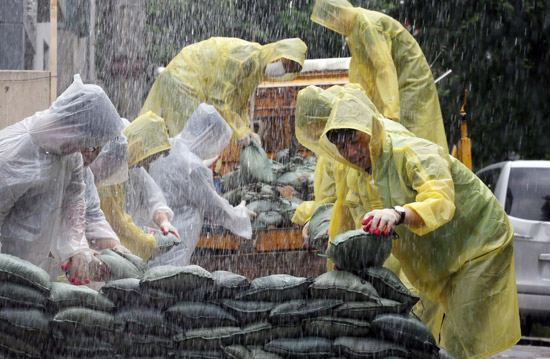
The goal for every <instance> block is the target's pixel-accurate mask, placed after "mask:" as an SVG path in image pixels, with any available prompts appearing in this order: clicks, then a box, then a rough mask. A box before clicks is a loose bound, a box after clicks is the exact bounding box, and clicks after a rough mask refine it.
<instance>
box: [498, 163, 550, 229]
mask: <svg viewBox="0 0 550 359" xmlns="http://www.w3.org/2000/svg"><path fill="white" fill-rule="evenodd" d="M504 209H505V210H506V213H508V214H509V215H511V216H514V217H518V218H523V219H528V220H533V221H550V168H512V169H511V170H510V179H509V180H508V188H507V194H506V202H505V205H504Z"/></svg>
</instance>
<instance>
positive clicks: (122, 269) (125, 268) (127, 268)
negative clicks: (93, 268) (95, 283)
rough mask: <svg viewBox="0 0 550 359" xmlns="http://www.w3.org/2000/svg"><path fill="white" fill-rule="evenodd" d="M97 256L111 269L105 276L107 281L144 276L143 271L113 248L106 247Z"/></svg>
mask: <svg viewBox="0 0 550 359" xmlns="http://www.w3.org/2000/svg"><path fill="white" fill-rule="evenodd" d="M95 257H96V258H97V259H99V260H100V261H102V262H103V263H104V264H105V266H106V267H107V269H108V270H109V274H108V275H107V276H106V277H105V278H104V280H105V281H110V280H117V279H124V278H141V277H142V276H143V272H141V271H140V270H139V269H137V268H136V266H134V265H133V264H132V263H131V262H130V261H128V260H126V259H125V258H124V257H122V256H120V255H118V254H117V253H116V252H115V251H113V250H112V249H104V250H103V251H101V254H97V255H96V256H95Z"/></svg>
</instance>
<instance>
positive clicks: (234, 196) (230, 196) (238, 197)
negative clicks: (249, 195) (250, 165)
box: [222, 188, 243, 206]
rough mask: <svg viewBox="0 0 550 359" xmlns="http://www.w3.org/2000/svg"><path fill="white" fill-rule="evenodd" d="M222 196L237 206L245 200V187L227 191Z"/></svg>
mask: <svg viewBox="0 0 550 359" xmlns="http://www.w3.org/2000/svg"><path fill="white" fill-rule="evenodd" d="M222 197H223V198H224V199H225V200H227V202H229V204H230V205H232V206H237V205H239V204H240V203H241V201H242V200H243V189H242V188H235V189H232V190H231V191H229V192H225V193H224V194H223V195H222Z"/></svg>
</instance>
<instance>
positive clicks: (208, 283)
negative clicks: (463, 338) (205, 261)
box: [0, 231, 448, 359]
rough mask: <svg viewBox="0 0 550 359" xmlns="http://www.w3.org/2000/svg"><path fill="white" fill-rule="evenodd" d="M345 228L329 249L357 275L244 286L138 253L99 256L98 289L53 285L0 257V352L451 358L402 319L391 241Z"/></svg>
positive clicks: (234, 278)
mask: <svg viewBox="0 0 550 359" xmlns="http://www.w3.org/2000/svg"><path fill="white" fill-rule="evenodd" d="M353 232H354V231H351V232H350V233H347V234H346V236H343V237H341V238H338V237H337V238H335V239H334V241H336V243H335V244H334V241H333V244H332V245H331V246H330V247H329V250H328V251H327V253H328V254H329V256H330V257H331V259H332V260H334V261H335V262H337V263H338V266H339V267H340V268H350V270H353V271H354V273H352V272H348V271H333V272H328V273H325V274H322V275H320V276H318V277H317V278H303V277H294V276H290V275H285V274H277V275H270V276H266V277H261V278H256V279H254V280H252V281H249V280H248V279H247V278H246V277H243V276H241V275H238V274H235V273H231V272H227V271H217V272H212V273H210V272H208V271H206V270H205V269H203V268H201V267H199V266H196V265H190V266H185V267H173V266H159V267H153V268H148V267H147V264H146V263H144V262H143V261H141V260H140V259H139V258H137V257H135V256H131V255H124V254H121V253H117V252H113V251H104V252H103V254H102V255H101V256H100V259H102V260H103V261H104V263H105V264H106V265H107V267H108V268H109V270H110V278H108V282H107V283H106V284H105V285H104V286H103V287H102V288H101V290H100V292H97V291H95V290H92V289H90V288H88V287H83V286H80V287H79V286H72V285H69V284H66V283H58V282H54V283H50V281H49V277H48V275H47V273H46V272H44V271H43V270H41V269H40V268H38V267H36V266H34V265H32V264H31V263H29V262H26V261H23V260H21V259H18V258H16V257H13V256H9V255H6V254H0V281H1V283H0V330H1V332H2V333H1V334H2V335H0V355H3V356H4V357H9V358H11V357H14V358H44V357H47V358H67V359H69V358H273V359H277V358H335V357H339V358H353V359H355V358H359V359H362V358H385V357H403V358H405V357H407V358H411V357H414V358H446V357H448V354H447V353H446V352H445V351H444V350H442V349H441V348H439V347H438V346H437V344H436V341H435V339H434V338H433V336H432V334H431V333H430V331H429V330H428V329H427V328H426V326H425V325H424V324H423V323H422V322H420V321H419V320H418V319H416V318H414V317H413V316H411V315H409V314H408V313H409V312H410V310H411V308H412V307H413V305H414V304H415V303H416V302H417V301H418V298H417V297H415V296H414V295H412V294H411V292H409V291H408V290H407V288H406V287H405V286H404V285H403V284H402V283H401V281H400V280H399V278H398V277H397V276H396V275H395V274H393V272H391V271H390V270H388V269H386V268H383V267H380V266H379V265H380V263H381V262H383V259H385V257H387V254H388V253H389V251H388V250H387V248H388V241H389V243H390V244H391V241H392V238H391V237H389V236H374V235H369V234H367V233H365V232H362V233H358V232H357V233H353ZM360 236H362V237H360ZM361 243H363V244H364V243H368V244H366V247H367V248H368V251H372V252H373V253H377V254H376V255H373V256H370V257H368V258H367V259H362V260H361V261H360V263H361V264H357V263H352V261H356V260H357V258H353V257H351V258H350V259H349V260H347V259H346V258H345V257H346V256H345V255H343V254H344V253H346V252H349V251H359V252H360V253H361V252H362V253H364V252H365V251H366V250H365V249H364V248H362V247H361ZM390 248H391V247H390ZM107 258H108V259H107ZM132 266H133V268H132Z"/></svg>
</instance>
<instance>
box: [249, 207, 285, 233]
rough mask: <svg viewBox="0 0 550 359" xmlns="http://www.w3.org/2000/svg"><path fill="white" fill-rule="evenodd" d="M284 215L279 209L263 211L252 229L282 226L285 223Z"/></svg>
mask: <svg viewBox="0 0 550 359" xmlns="http://www.w3.org/2000/svg"><path fill="white" fill-rule="evenodd" d="M284 220H285V219H284V217H283V215H282V214H281V213H280V212H278V211H269V212H262V213H260V214H259V215H258V217H256V219H255V220H254V223H253V224H252V229H263V228H268V227H281V226H282V224H283V223H284Z"/></svg>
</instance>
